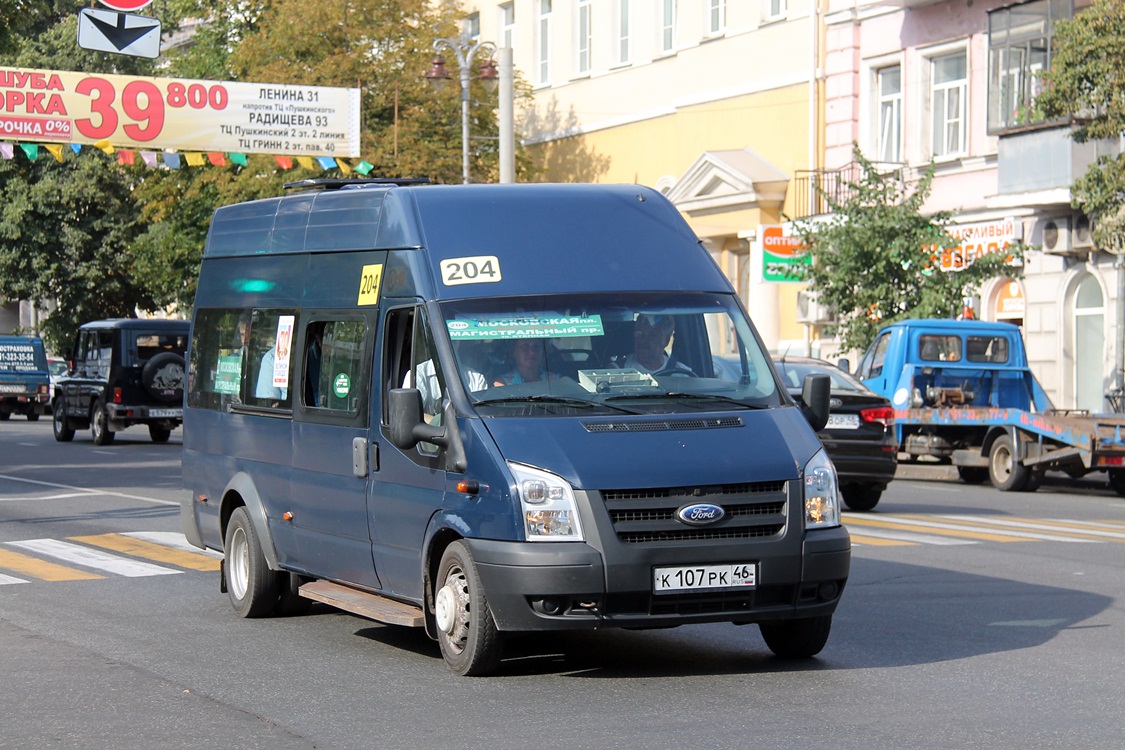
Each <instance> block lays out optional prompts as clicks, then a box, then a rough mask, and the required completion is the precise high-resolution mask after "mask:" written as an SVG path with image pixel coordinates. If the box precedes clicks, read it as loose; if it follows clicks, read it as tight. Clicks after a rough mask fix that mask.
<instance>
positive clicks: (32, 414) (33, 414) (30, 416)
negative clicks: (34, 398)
mask: <svg viewBox="0 0 1125 750" xmlns="http://www.w3.org/2000/svg"><path fill="white" fill-rule="evenodd" d="M27 421H28V422H38V421H39V412H37V411H29V412H28V413H27Z"/></svg>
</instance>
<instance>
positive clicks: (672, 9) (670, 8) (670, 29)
mask: <svg viewBox="0 0 1125 750" xmlns="http://www.w3.org/2000/svg"><path fill="white" fill-rule="evenodd" d="M675 48H676V0H662V2H661V8H660V49H661V50H662V51H664V52H671V51H672V50H674V49H675Z"/></svg>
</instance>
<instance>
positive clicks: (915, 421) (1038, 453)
mask: <svg viewBox="0 0 1125 750" xmlns="http://www.w3.org/2000/svg"><path fill="white" fill-rule="evenodd" d="M856 375H857V376H858V377H859V379H860V380H862V381H863V383H864V384H865V385H866V386H867V387H869V388H871V390H873V391H875V392H876V393H880V394H882V395H884V396H886V397H887V398H889V399H890V400H891V403H892V405H893V406H894V409H895V425H896V429H897V430H898V438H899V445H900V450H901V451H902V452H904V453H906V454H909V456H910V457H911V459H916V458H917V457H919V456H933V457H936V458H938V459H941V460H943V461H948V462H951V463H952V464H953V465H954V466H956V467H957V471H958V473H959V475H960V477H961V479H962V481H964V482H967V483H970V484H976V483H981V482H984V481H988V480H990V481H991V482H992V484H993V486H995V487H996V488H997V489H999V490H1003V491H1013V492H1019V491H1027V492H1030V491H1034V490H1036V489H1038V488H1039V485H1040V484H1041V483H1042V481H1043V474H1044V472H1045V471H1047V470H1053V471H1056V470H1057V471H1065V472H1066V473H1068V474H1070V475H1071V476H1072V477H1080V476H1083V475H1085V474H1088V473H1090V472H1093V471H1105V472H1107V474H1108V476H1109V483H1110V486H1111V487H1113V489H1114V491H1116V492H1117V494H1119V495H1122V496H1125V415H1121V414H1092V413H1090V412H1088V411H1085V410H1075V409H1056V408H1054V406H1053V405H1052V404H1051V401H1050V399H1049V398H1048V397H1047V394H1046V392H1045V391H1044V390H1043V388H1042V386H1041V385H1040V384H1039V382H1038V381H1037V380H1036V379H1035V376H1034V374H1032V372H1031V369H1030V367H1029V366H1028V361H1027V351H1026V349H1025V348H1024V343H1023V338H1022V336H1021V335H1020V330H1019V328H1017V327H1016V326H1014V325H1012V324H1010V323H995V322H986V321H977V320H904V321H900V322H898V323H894V324H891V325H888V326H886V327H884V328H883V329H882V330H880V331H879V333H878V335H877V336H876V337H875V341H874V342H873V343H872V344H871V346H870V347H869V348H868V349H867V351H866V353H865V354H864V355H863V358H862V359H861V360H860V362H859V367H858V369H857V372H856Z"/></svg>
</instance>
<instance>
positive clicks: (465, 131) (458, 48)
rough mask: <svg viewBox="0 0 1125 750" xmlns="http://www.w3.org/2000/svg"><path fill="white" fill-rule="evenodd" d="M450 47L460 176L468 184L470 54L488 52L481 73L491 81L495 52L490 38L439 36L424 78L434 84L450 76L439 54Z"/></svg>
mask: <svg viewBox="0 0 1125 750" xmlns="http://www.w3.org/2000/svg"><path fill="white" fill-rule="evenodd" d="M446 50H448V51H450V52H452V53H453V55H454V56H455V57H456V58H457V67H458V69H459V71H460V74H461V177H462V182H464V183H465V184H466V185H467V184H469V83H470V82H471V81H472V67H473V58H474V57H475V56H476V54H477V53H478V52H480V53H483V54H486V55H488V59H487V60H486V61H485V62H484V64H482V65H481V72H480V76H478V77H479V78H480V79H481V80H483V81H484V82H485V83H491V84H494V83H496V81H497V76H498V72H497V70H496V63H495V62H493V60H492V56H493V55H494V54H495V53H496V45H495V44H493V43H492V42H474V41H472V40H471V39H468V38H466V37H462V38H460V39H438V40H437V41H435V42H434V52H436V53H438V55H439V56H438V57H435V58H434V61H433V67H432V68H430V70H429V72H428V73H426V78H427V79H428V80H429V81H430V82H431V83H435V84H440V83H442V82H444V81H447V80H449V77H450V76H449V72H448V71H447V70H446V69H445V59H444V58H442V57H440V55H441V53H442V52H443V51H446Z"/></svg>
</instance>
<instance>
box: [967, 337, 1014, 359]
mask: <svg viewBox="0 0 1125 750" xmlns="http://www.w3.org/2000/svg"><path fill="white" fill-rule="evenodd" d="M965 358H966V359H967V360H969V361H970V362H995V363H997V364H999V363H1002V362H1007V361H1008V339H1006V338H1004V337H1003V336H969V339H968V341H967V343H966V346H965Z"/></svg>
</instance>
